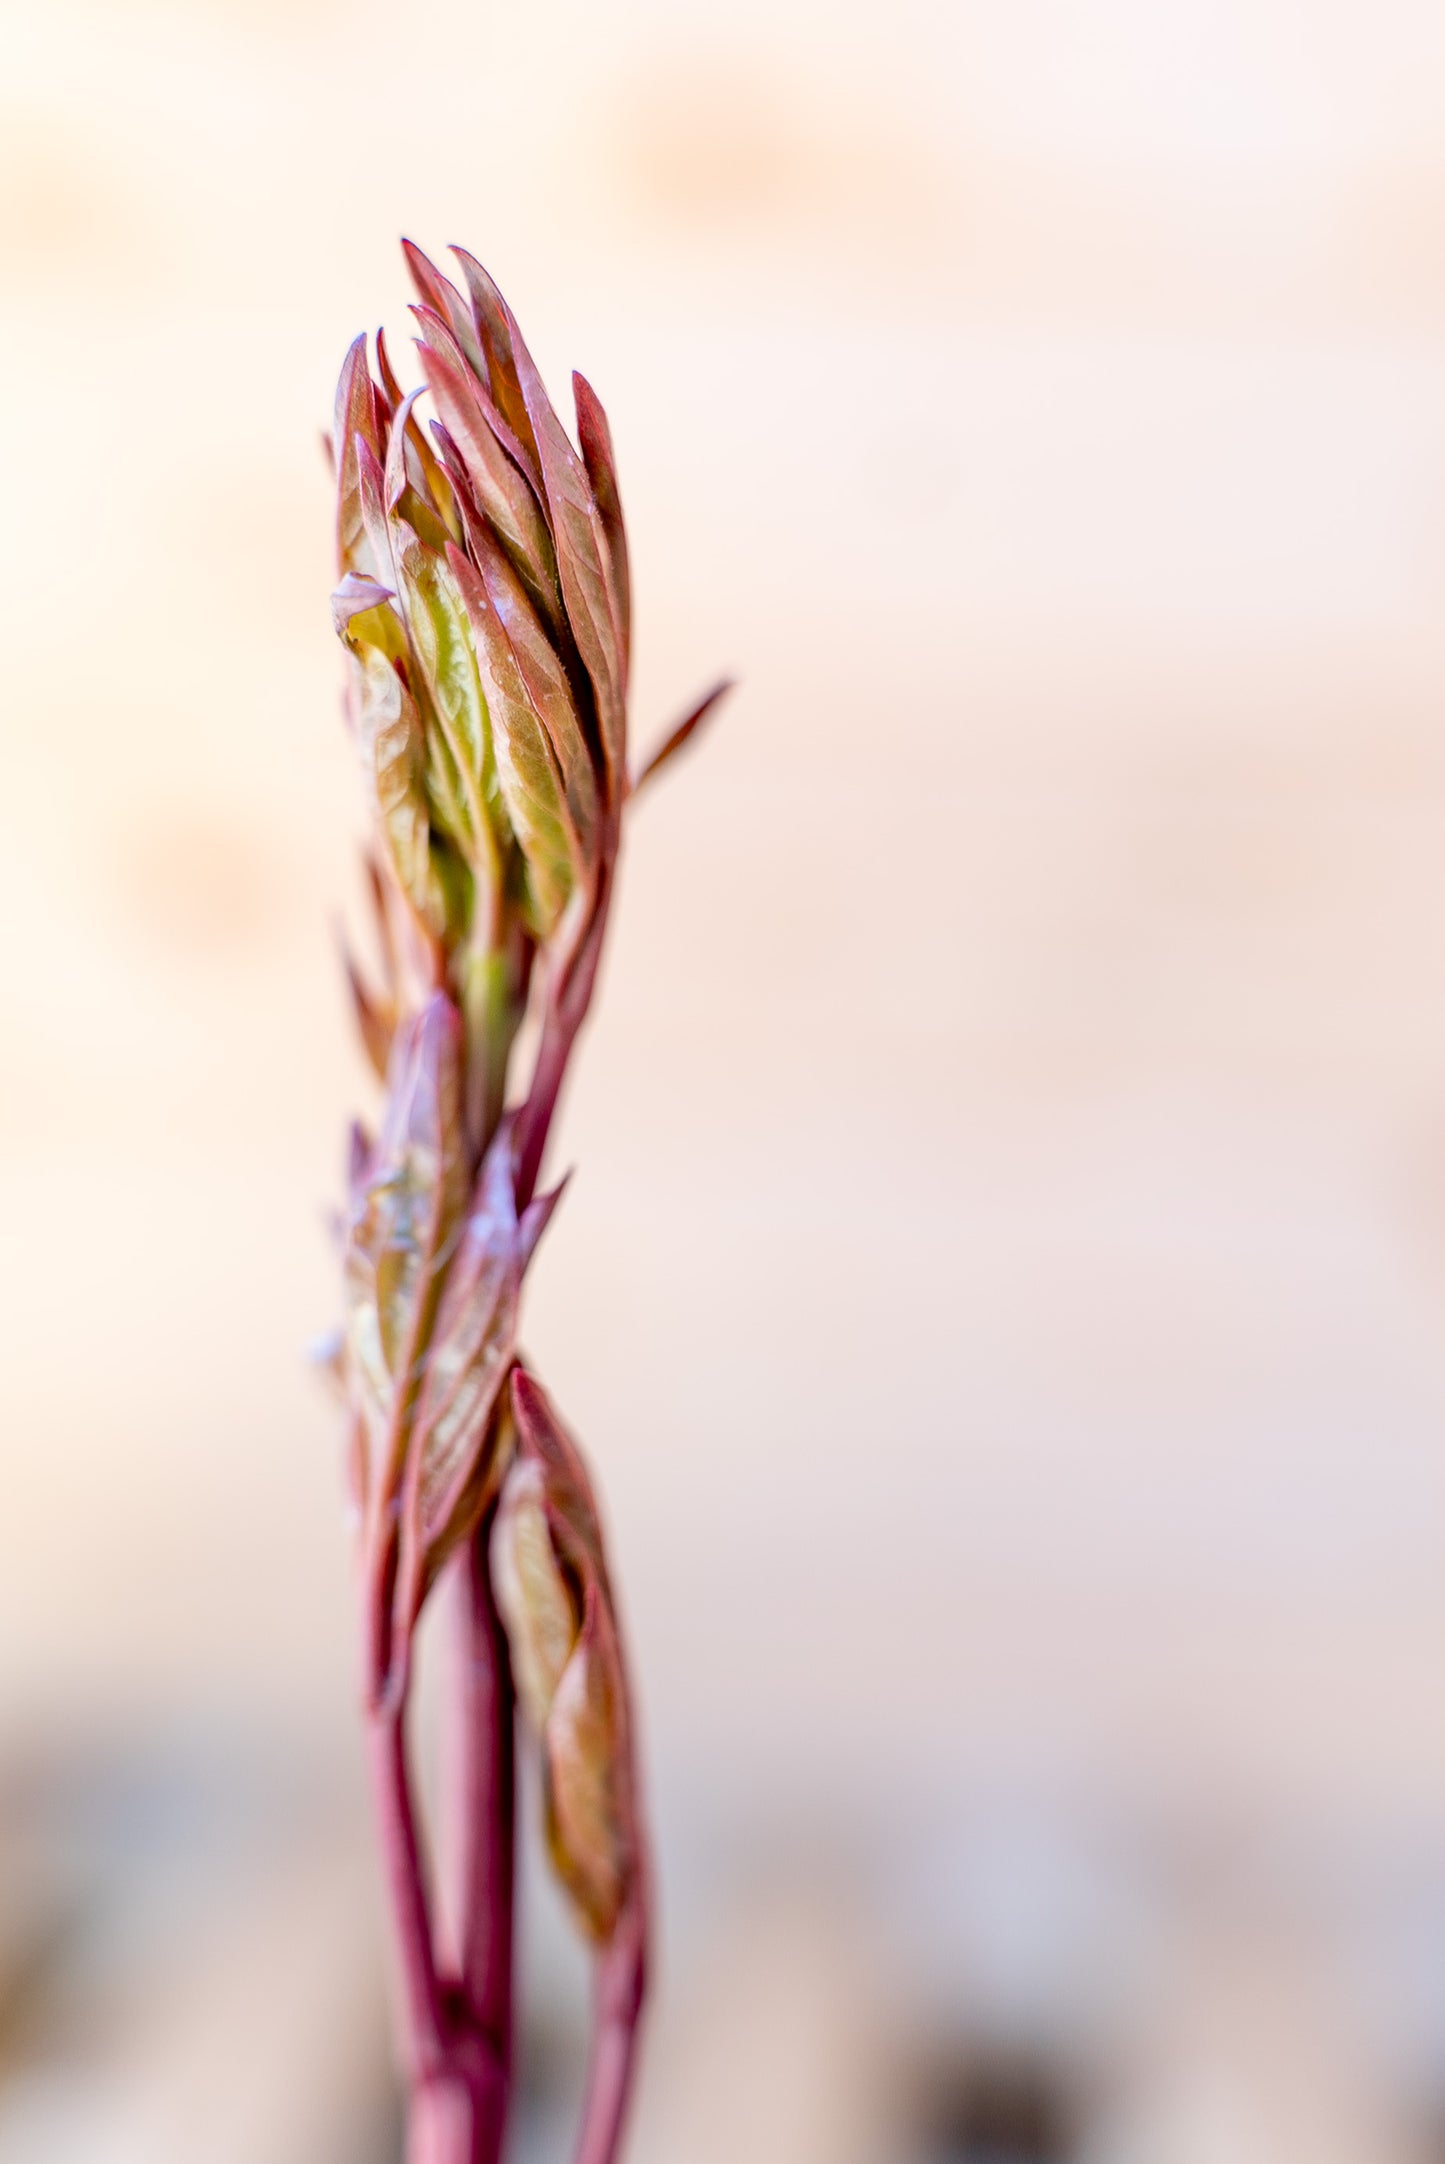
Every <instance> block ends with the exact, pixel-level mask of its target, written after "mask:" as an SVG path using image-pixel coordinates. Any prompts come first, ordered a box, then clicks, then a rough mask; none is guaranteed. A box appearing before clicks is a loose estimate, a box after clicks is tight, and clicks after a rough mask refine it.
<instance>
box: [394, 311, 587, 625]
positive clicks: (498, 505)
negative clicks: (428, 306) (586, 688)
mask: <svg viewBox="0 0 1445 2164" xmlns="http://www.w3.org/2000/svg"><path fill="white" fill-rule="evenodd" d="M417 314H418V317H419V318H420V321H421V325H422V329H423V331H424V332H425V333H426V336H425V337H424V338H420V339H418V340H417V350H418V352H419V353H420V355H421V364H422V369H423V372H424V374H425V376H426V379H427V382H428V383H429V384H430V386H431V392H432V397H433V398H434V400H435V402H436V409H437V413H438V415H439V417H440V421H441V426H442V429H443V430H444V431H445V436H444V438H443V439H442V440H443V447H444V448H445V445H446V442H447V441H449V442H450V443H451V444H452V445H454V446H455V449H456V452H457V455H458V457H459V458H460V460H461V465H462V469H463V473H464V475H465V479H466V482H467V484H468V485H469V487H470V489H471V493H472V495H473V497H474V499H475V502H476V507H477V509H478V511H479V512H480V513H481V515H482V516H483V517H484V518H485V519H486V520H487V521H488V523H489V524H490V526H491V527H492V529H493V531H494V532H495V533H496V535H497V538H498V540H499V541H500V542H501V544H502V546H503V547H504V548H505V549H506V551H507V554H508V556H509V557H510V559H511V561H512V563H513V565H514V566H515V567H516V570H517V572H518V575H519V576H520V577H521V579H522V580H523V582H524V583H525V585H526V587H527V590H528V592H529V594H530V595H531V598H532V601H533V603H534V604H535V606H536V607H537V608H538V609H539V610H540V611H541V613H542V614H543V616H545V617H546V619H547V620H548V622H549V623H551V624H552V625H553V626H554V627H555V626H556V625H557V624H559V623H560V621H561V590H560V588H559V586H558V582H557V563H556V558H555V556H554V555H553V553H552V537H551V535H550V534H549V532H548V531H547V523H546V520H545V519H544V518H543V516H542V512H541V508H540V506H539V505H538V502H537V499H536V496H535V495H534V494H533V492H532V484H531V482H530V481H529V480H528V479H527V477H526V473H525V471H524V469H523V467H522V466H521V465H520V464H519V463H518V461H519V460H520V457H521V452H520V448H519V447H518V446H517V443H516V438H515V437H514V436H513V435H512V432H511V430H510V429H509V428H508V427H507V424H506V423H505V421H503V419H502V417H501V415H500V414H499V413H498V412H497V410H496V408H495V407H494V406H493V404H492V402H491V400H490V398H488V396H487V394H486V392H485V391H484V390H483V388H482V386H481V385H480V384H479V383H478V382H477V380H476V378H475V377H474V376H473V375H472V374H471V373H470V371H469V370H468V369H467V367H466V365H465V362H464V360H463V357H462V354H461V353H460V351H459V350H458V348H457V346H456V344H455V342H454V341H453V339H452V338H451V336H450V334H449V332H448V331H447V329H446V327H445V325H444V324H442V323H440V322H438V321H437V319H436V317H435V316H433V315H431V314H430V313H429V311H427V310H425V309H419V310H417ZM514 453H515V456H514Z"/></svg>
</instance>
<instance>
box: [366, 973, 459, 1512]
mask: <svg viewBox="0 0 1445 2164" xmlns="http://www.w3.org/2000/svg"><path fill="white" fill-rule="evenodd" d="M465 1182H466V1170H465V1164H464V1160H463V1157H462V1147H461V1024H460V1021H459V1018H458V1016H457V1012H456V1009H455V1008H454V1007H453V1005H452V1003H451V1001H450V1000H449V999H447V998H446V996H445V995H444V994H443V993H440V992H438V993H436V994H434V995H433V997H432V998H431V999H430V1000H429V1001H428V1002H427V1005H426V1006H425V1007H424V1008H423V1009H422V1010H421V1012H420V1014H418V1015H415V1016H413V1017H412V1019H411V1021H410V1022H408V1023H407V1024H406V1025H405V1026H404V1027H403V1029H402V1030H401V1031H399V1032H398V1035H397V1039H396V1043H395V1045H394V1046H393V1049H392V1056H391V1064H390V1069H389V1073H388V1097H387V1107H386V1116H385V1119H384V1121H383V1124H382V1129H381V1133H380V1135H379V1136H378V1138H377V1141H376V1145H375V1147H374V1149H373V1150H372V1151H371V1153H370V1156H369V1158H368V1160H367V1162H366V1163H365V1165H364V1166H361V1167H358V1169H357V1171H356V1174H355V1177H354V1184H353V1193H352V1203H351V1209H350V1214H349V1217H348V1222H347V1227H346V1242H345V1250H344V1263H343V1270H344V1280H345V1288H346V1337H347V1347H348V1353H349V1357H350V1360H351V1363H352V1368H353V1372H354V1374H355V1376H356V1378H357V1383H358V1388H359V1396H360V1406H361V1411H362V1414H363V1417H364V1419H365V1423H366V1428H367V1433H368V1437H369V1440H370V1445H371V1455H372V1458H373V1463H374V1472H375V1475H376V1480H377V1481H379V1482H380V1483H381V1484H382V1486H383V1488H390V1487H392V1486H393V1485H394V1483H395V1481H396V1479H397V1478H398V1477H399V1475H400V1470H401V1465H402V1462H403V1460H404V1454H405V1447H406V1436H407V1432H408V1428H409V1422H410V1418H411V1413H412V1409H413V1405H414V1402H415V1399H416V1394H417V1387H418V1383H419V1381H420V1368H421V1358H422V1354H423V1352H424V1349H425V1346H426V1342H427V1336H428V1332H429V1330H430V1327H431V1319H432V1316H433V1314H434V1312H435V1309H436V1304H437V1300H438V1297H439V1295H440V1290H441V1273H442V1270H443V1268H444V1266H445V1258H446V1252H447V1249H448V1245H449V1243H450V1240H451V1238H452V1234H453V1231H454V1228H455V1225H456V1222H457V1219H458V1217H459V1216H460V1213H461V1209H462V1205H463V1201H464V1198H465V1191H466V1190H465ZM374 1484H375V1483H373V1485H374Z"/></svg>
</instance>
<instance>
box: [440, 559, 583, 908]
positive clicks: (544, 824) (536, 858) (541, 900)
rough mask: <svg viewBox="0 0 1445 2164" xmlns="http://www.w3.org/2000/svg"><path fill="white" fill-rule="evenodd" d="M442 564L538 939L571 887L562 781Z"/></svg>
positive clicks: (491, 633) (490, 613)
mask: <svg viewBox="0 0 1445 2164" xmlns="http://www.w3.org/2000/svg"><path fill="white" fill-rule="evenodd" d="M447 562H448V564H449V566H450V568H451V572H452V576H453V578H454V579H455V580H456V583H457V588H458V591H459V592H460V594H461V597H462V600H463V602H464V604H465V607H466V611H467V618H468V622H469V624H470V627H471V632H472V637H473V640H474V642H475V651H476V659H477V667H478V672H479V674H480V677H481V683H482V690H483V694H484V697H485V700H486V708H487V713H488V716H489V718H490V720H491V741H492V754H493V757H494V758H495V760H496V764H497V777H498V782H499V785H500V788H501V792H502V801H503V803H504V804H505V805H506V808H507V817H508V819H509V820H510V822H511V827H512V832H513V833H514V834H515V835H516V837H517V842H518V845H519V846H520V848H521V851H522V855H523V857H524V858H525V860H526V865H527V886H528V892H529V896H530V900H531V905H532V906H531V909H530V911H529V915H530V918H531V928H532V929H533V930H534V931H535V932H536V934H537V936H538V937H539V938H541V939H545V938H546V937H547V935H548V934H549V933H550V932H551V930H552V929H553V927H554V926H555V924H556V923H557V921H558V919H559V918H560V916H561V914H562V911H563V910H564V909H565V908H566V906H567V902H568V899H569V897H570V896H571V894H572V891H573V889H574V888H575V886H576V885H577V881H578V878H579V876H580V874H581V870H582V852H581V845H580V843H579V841H578V837H577V835H576V833H575V832H574V831H573V828H572V825H571V822H570V820H569V818H568V815H567V805H566V802H565V799H564V797H563V792H562V778H561V776H560V774H559V773H558V771H557V762H556V760H555V758H554V757H553V754H552V747H551V744H550V742H549V741H548V737H547V731H546V729H545V728H544V727H543V724H542V719H541V716H540V715H539V714H538V712H537V709H536V707H535V706H534V705H533V703H532V700H531V697H530V695H529V693H528V690H527V686H526V683H525V681H524V679H523V677H522V673H521V670H520V669H519V667H518V665H517V657H516V655H515V654H514V653H513V651H512V645H511V641H510V640H509V639H508V637H507V634H506V632H505V631H504V629H503V628H502V623H501V619H500V618H499V617H498V615H497V614H496V611H495V610H494V609H493V608H492V607H491V605H490V603H489V601H488V599H487V593H486V588H485V587H484V586H483V584H482V582H481V579H480V578H479V577H478V576H477V573H476V571H475V569H474V568H473V566H472V565H471V564H470V563H469V562H468V561H467V559H466V557H465V556H463V555H462V553H461V551H460V550H459V549H455V548H454V549H452V550H450V551H449V553H448V557H447Z"/></svg>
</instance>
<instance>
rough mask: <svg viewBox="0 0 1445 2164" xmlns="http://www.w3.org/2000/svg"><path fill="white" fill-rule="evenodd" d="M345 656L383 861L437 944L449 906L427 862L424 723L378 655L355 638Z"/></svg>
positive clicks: (386, 659) (383, 656)
mask: <svg viewBox="0 0 1445 2164" xmlns="http://www.w3.org/2000/svg"><path fill="white" fill-rule="evenodd" d="M387 613H388V614H389V613H390V612H389V611H388V612H387ZM362 620H363V619H360V618H357V619H354V620H353V623H356V622H360V621H362ZM349 654H350V660H351V670H352V686H353V702H352V713H353V719H354V724H355V729H356V739H357V743H358V745H359V747H360V750H361V756H362V765H363V768H364V771H365V773H366V777H367V781H368V783H369V785H370V791H371V797H372V803H373V807H374V809H375V813H376V821H377V826H378V828H379V830H380V833H381V838H382V840H383V842H384V843H385V845H386V852H387V857H388V860H389V862H390V864H391V868H392V871H393V873H394V875H395V878H396V882H397V885H398V886H399V887H400V889H401V891H402V893H403V894H404V895H405V896H406V899H407V901H408V902H409V903H410V905H411V907H412V910H413V912H414V913H415V915H416V916H417V918H418V919H419V920H420V922H421V924H422V925H423V926H424V928H425V929H426V931H427V932H428V933H429V934H430V936H431V937H432V938H433V939H441V938H442V937H443V936H444V935H445V931H446V904H445V897H444V895H443V894H442V891H441V889H440V887H439V885H438V882H437V878H436V874H435V870H434V867H433V864H432V859H431V819H430V815H429V810H428V805H427V795H426V783H425V776H426V745H425V740H424V737H423V733H422V724H421V717H420V715H419V714H418V712H417V708H416V702H415V700H414V699H413V698H412V696H411V693H410V692H409V691H408V690H407V688H406V685H405V684H404V683H403V682H402V679H401V676H400V673H399V672H398V669H397V667H396V664H395V662H394V661H393V660H392V659H391V658H390V657H389V656H388V655H387V654H386V653H385V652H384V651H383V650H382V649H381V648H379V647H376V646H367V645H363V644H360V643H358V642H357V641H356V640H355V639H353V640H352V641H351V642H350V644H349Z"/></svg>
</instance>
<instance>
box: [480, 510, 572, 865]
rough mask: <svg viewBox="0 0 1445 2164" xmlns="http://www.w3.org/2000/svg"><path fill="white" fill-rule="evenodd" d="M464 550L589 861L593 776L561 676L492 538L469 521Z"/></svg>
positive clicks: (550, 648)
mask: <svg viewBox="0 0 1445 2164" xmlns="http://www.w3.org/2000/svg"><path fill="white" fill-rule="evenodd" d="M467 545H468V547H469V548H470V550H471V554H472V559H473V561H474V562H475V564H476V566H477V569H478V571H479V572H480V574H481V579H482V584H483V585H484V587H485V588H486V594H487V600H488V601H489V602H490V603H491V606H492V608H493V609H494V610H495V612H496V615H497V618H498V621H499V622H500V623H501V626H502V629H503V630H504V631H505V632H506V634H507V640H508V643H509V644H510V646H511V649H512V653H513V655H514V656H515V658H516V663H517V669H518V671H519V673H520V675H521V679H522V682H523V684H524V685H525V687H526V692H527V697H528V699H529V700H530V702H531V704H532V705H533V707H534V708H535V709H536V712H537V715H538V718H539V719H540V721H541V723H542V726H543V728H544V729H545V730H546V732H547V741H548V743H549V744H550V745H551V747H552V756H553V758H554V759H555V760H556V762H557V769H558V772H559V773H560V774H561V776H562V786H563V789H564V791H565V793H566V797H567V810H568V815H569V817H570V819H571V822H572V827H573V830H574V832H575V833H576V835H577V838H578V841H579V843H580V845H581V848H582V850H583V853H584V855H587V856H589V857H590V855H591V853H592V848H593V844H594V842H595V840H596V835H597V775H596V773H595V771H594V769H593V764H592V752H591V749H590V747H589V745H588V742H587V735H586V732H585V730H584V729H583V726H582V721H581V717H580V716H579V714H578V712H577V702H576V700H575V699H574V697H573V694H572V686H571V684H570V682H569V681H568V676H567V671H566V669H565V667H564V666H563V664H562V661H561V659H560V658H559V656H558V653H557V649H556V647H555V646H554V645H553V644H552V641H551V640H550V638H549V637H548V636H547V633H546V631H545V630H544V629H543V627H542V623H541V619H540V618H539V617H538V615H537V612H536V610H535V609H534V608H533V607H532V604H531V602H530V601H529V600H528V598H527V594H526V591H525V589H524V587H523V585H522V582H521V580H520V579H519V578H518V577H517V574H516V572H515V571H514V570H513V568H512V566H511V564H510V563H509V561H508V560H507V557H506V556H505V554H504V553H503V551H502V550H501V549H500V548H499V547H498V545H497V542H496V539H495V537H494V536H493V535H492V534H491V532H490V531H489V530H488V528H487V527H486V525H485V524H484V523H482V522H480V521H473V520H472V518H471V517H470V515H468V516H467Z"/></svg>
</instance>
